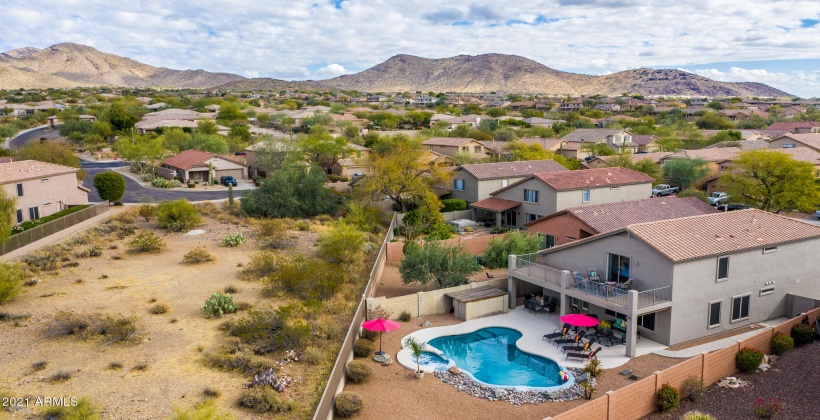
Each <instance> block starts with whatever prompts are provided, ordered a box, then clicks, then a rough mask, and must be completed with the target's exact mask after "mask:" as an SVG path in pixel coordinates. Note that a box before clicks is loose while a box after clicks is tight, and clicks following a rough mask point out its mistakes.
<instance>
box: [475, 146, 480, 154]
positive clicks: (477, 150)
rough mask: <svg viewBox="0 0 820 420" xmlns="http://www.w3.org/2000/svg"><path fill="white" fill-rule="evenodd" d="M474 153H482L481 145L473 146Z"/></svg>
mask: <svg viewBox="0 0 820 420" xmlns="http://www.w3.org/2000/svg"><path fill="white" fill-rule="evenodd" d="M473 152H474V153H481V146H473Z"/></svg>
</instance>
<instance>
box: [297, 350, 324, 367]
mask: <svg viewBox="0 0 820 420" xmlns="http://www.w3.org/2000/svg"><path fill="white" fill-rule="evenodd" d="M327 359H328V356H327V352H325V351H324V350H322V349H321V348H319V347H316V346H308V347H307V348H305V351H304V352H303V353H302V359H301V360H302V361H303V362H305V363H309V364H311V365H320V364H322V363H324V362H326V361H327Z"/></svg>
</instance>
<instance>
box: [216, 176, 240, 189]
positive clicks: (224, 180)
mask: <svg viewBox="0 0 820 420" xmlns="http://www.w3.org/2000/svg"><path fill="white" fill-rule="evenodd" d="M219 183H220V184H222V185H224V186H226V187H227V186H228V185H233V186H234V187H235V186H236V178H234V177H232V176H223V177H221V178H219Z"/></svg>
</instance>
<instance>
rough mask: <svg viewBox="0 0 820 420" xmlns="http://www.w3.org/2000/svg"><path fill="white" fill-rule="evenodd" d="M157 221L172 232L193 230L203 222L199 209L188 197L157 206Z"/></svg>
mask: <svg viewBox="0 0 820 420" xmlns="http://www.w3.org/2000/svg"><path fill="white" fill-rule="evenodd" d="M157 222H159V225H160V226H162V227H163V228H165V229H168V230H170V231H172V232H184V231H188V230H191V229H193V228H195V227H197V226H199V225H200V224H201V223H202V216H200V214H199V210H198V209H197V208H196V206H194V205H193V204H191V203H189V202H188V200H186V199H184V198H183V199H181V200H174V201H166V202H164V203H160V205H159V206H157Z"/></svg>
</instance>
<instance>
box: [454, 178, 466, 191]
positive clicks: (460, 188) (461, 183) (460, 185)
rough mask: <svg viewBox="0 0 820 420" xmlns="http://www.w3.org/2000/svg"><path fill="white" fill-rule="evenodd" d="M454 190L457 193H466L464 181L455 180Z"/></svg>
mask: <svg viewBox="0 0 820 420" xmlns="http://www.w3.org/2000/svg"><path fill="white" fill-rule="evenodd" d="M453 189H454V190H456V191H464V180H463V179H454V180H453Z"/></svg>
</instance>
